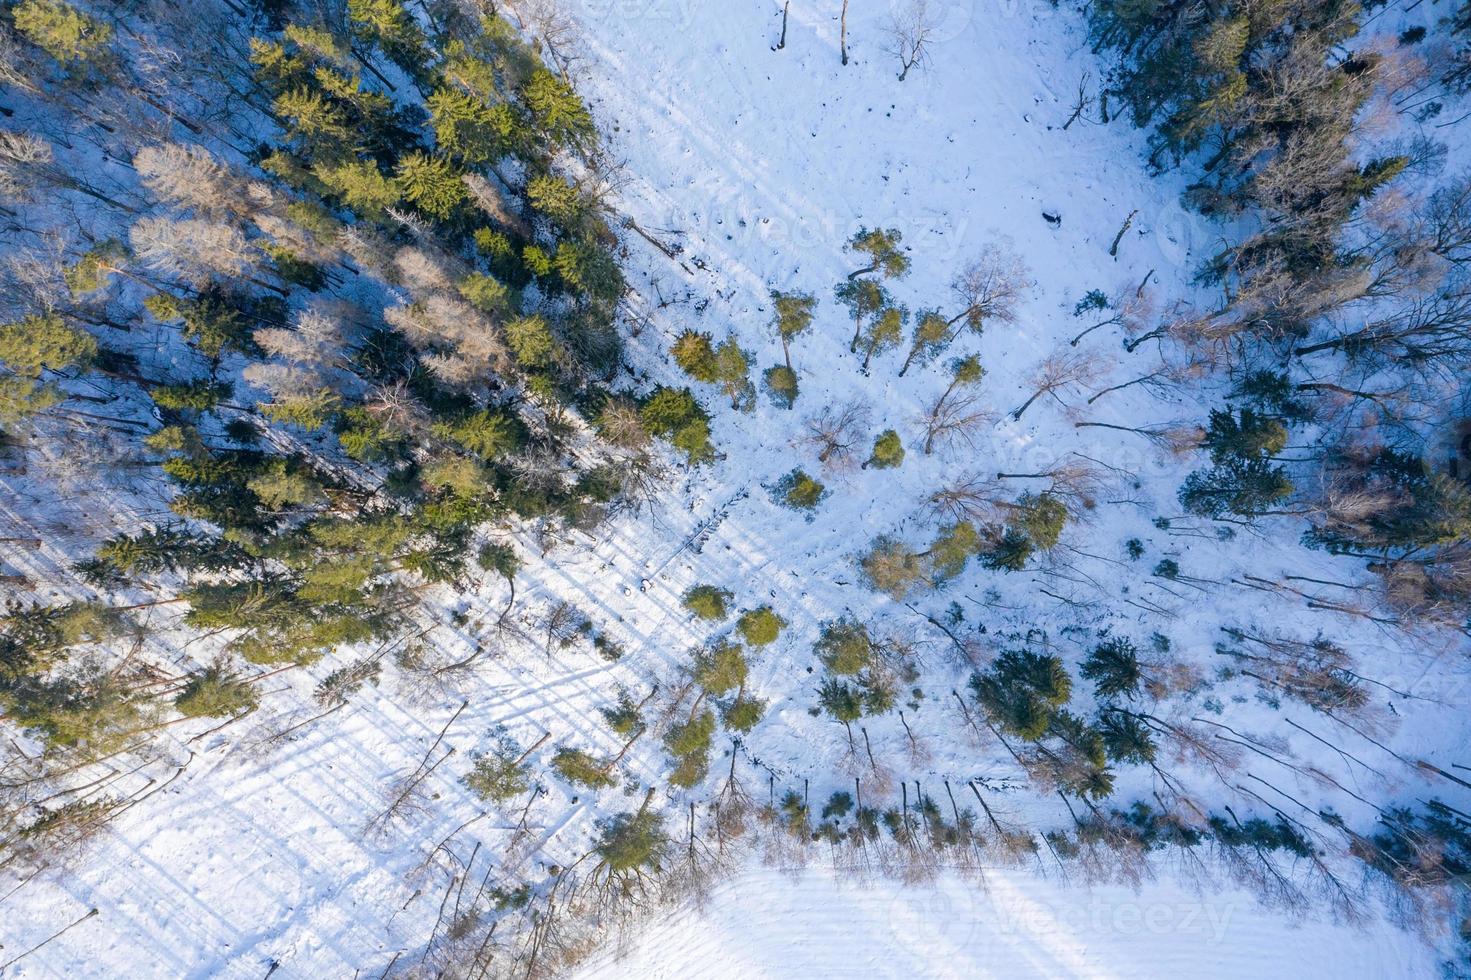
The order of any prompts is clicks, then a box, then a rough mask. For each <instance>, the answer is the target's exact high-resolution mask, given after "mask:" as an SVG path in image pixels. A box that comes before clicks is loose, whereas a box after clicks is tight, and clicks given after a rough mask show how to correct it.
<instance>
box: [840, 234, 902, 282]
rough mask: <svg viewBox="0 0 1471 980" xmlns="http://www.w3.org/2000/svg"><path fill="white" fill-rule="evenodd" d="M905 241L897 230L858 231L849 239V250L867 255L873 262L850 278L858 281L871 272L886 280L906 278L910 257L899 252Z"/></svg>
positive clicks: (849, 275) (849, 274) (849, 276)
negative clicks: (860, 277)
mask: <svg viewBox="0 0 1471 980" xmlns="http://www.w3.org/2000/svg"><path fill="white" fill-rule="evenodd" d="M903 240H904V236H903V235H902V234H901V233H900V232H899V231H898V229H896V228H882V229H880V228H875V229H873V230H872V231H870V230H869V229H867V228H860V229H858V231H857V233H855V234H854V235H853V237H852V238H850V239H848V248H849V250H851V251H854V252H858V253H859V254H862V255H867V256H868V257H869V259H870V260H871V261H870V262H869V264H868V265H866V266H864V267H862V268H861V269H856V270H854V271H853V272H850V273H848V278H849V279H850V280H852V279H857V278H858V277H859V276H864V275H868V274H869V273H871V272H877V273H878V274H879V275H880V276H881V277H883V278H885V279H902V278H904V277H905V276H906V275H908V274H909V256H907V255H905V254H904V253H903V252H902V251H900V250H899V246H900V244H901V243H902V242H903Z"/></svg>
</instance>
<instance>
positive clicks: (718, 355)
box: [714, 337, 756, 411]
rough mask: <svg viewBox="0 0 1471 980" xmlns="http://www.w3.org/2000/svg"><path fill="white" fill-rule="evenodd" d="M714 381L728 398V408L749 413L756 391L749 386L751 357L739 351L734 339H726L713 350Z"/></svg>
mask: <svg viewBox="0 0 1471 980" xmlns="http://www.w3.org/2000/svg"><path fill="white" fill-rule="evenodd" d="M714 367H715V380H716V381H717V382H719V384H720V388H721V390H722V391H724V392H725V394H726V395H727V396H728V397H729V398H730V407H731V408H734V409H737V410H740V411H750V410H751V408H752V407H754V404H755V394H756V390H755V388H754V387H753V386H752V385H751V379H750V371H751V355H750V354H749V353H747V352H746V351H743V350H741V348H740V345H739V344H737V343H736V339H735V337H726V338H725V340H723V341H721V342H720V346H719V347H717V348H715V363H714Z"/></svg>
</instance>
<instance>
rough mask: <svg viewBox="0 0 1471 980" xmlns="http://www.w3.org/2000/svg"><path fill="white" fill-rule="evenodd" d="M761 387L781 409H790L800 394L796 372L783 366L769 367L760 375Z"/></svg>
mask: <svg viewBox="0 0 1471 980" xmlns="http://www.w3.org/2000/svg"><path fill="white" fill-rule="evenodd" d="M761 382H762V385H763V386H764V387H765V388H766V392H767V394H769V395H770V396H771V400H772V401H773V402H774V403H776V404H777V405H780V406H781V407H782V408H787V409H790V408H791V407H792V405H793V404H795V403H796V401H797V395H798V394H799V393H800V392H799V389H798V385H797V372H796V371H793V370H792V369H791V368H789V367H787V366H786V365H784V364H778V365H776V366H775V367H769V368H767V369H766V371H765V372H764V373H763V374H762V375H761Z"/></svg>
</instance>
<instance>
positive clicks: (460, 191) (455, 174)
mask: <svg viewBox="0 0 1471 980" xmlns="http://www.w3.org/2000/svg"><path fill="white" fill-rule="evenodd" d="M394 188H395V189H396V190H397V191H398V193H399V195H400V196H402V197H403V199H404V200H406V201H408V202H409V203H410V204H412V205H413V206H414V207H416V208H418V209H419V210H420V211H422V212H424V214H426V215H428V216H429V217H431V218H435V219H437V220H439V221H447V220H448V219H449V218H450V217H452V216H453V215H454V214H455V212H456V211H458V210H459V208H460V207H461V206H462V205H463V204H464V203H465V202H466V200H467V199H468V197H469V194H468V192H467V191H466V189H465V183H464V181H463V180H461V177H460V173H459V171H457V170H456V169H455V167H454V164H452V163H450V161H448V160H446V159H445V158H444V157H437V156H430V155H429V154H427V153H423V152H420V151H417V150H416V151H414V152H413V153H409V154H407V155H405V156H404V157H403V159H401V160H400V161H399V163H398V175H397V177H396V178H395V181H394Z"/></svg>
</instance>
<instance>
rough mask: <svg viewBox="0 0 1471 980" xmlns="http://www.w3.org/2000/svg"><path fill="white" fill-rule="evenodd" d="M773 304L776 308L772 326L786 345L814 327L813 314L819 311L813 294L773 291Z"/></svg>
mask: <svg viewBox="0 0 1471 980" xmlns="http://www.w3.org/2000/svg"><path fill="white" fill-rule="evenodd" d="M771 302H772V305H773V306H774V307H775V312H774V313H773V314H772V326H773V327H775V328H776V333H777V336H778V337H780V338H781V341H782V344H783V345H785V344H787V343H788V342H790V341H791V340H792V339H794V338H796V337H799V336H801V335H802V334H804V333H806V332H807V331H808V329H810V328H811V326H812V317H813V312H814V311H815V310H816V309H817V297H816V296H813V295H812V294H811V293H800V292H789V293H784V292H779V291H777V290H774V289H773V290H772V291H771Z"/></svg>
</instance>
